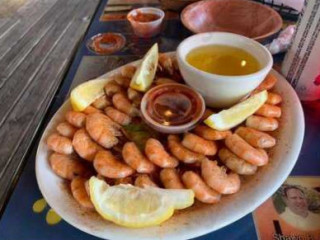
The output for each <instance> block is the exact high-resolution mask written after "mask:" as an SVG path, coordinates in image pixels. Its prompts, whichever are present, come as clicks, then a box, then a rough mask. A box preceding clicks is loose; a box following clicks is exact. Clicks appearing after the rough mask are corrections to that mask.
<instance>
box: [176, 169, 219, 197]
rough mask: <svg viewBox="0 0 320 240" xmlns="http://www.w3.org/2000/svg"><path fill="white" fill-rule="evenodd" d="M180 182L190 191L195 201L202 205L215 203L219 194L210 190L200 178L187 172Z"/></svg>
mask: <svg viewBox="0 0 320 240" xmlns="http://www.w3.org/2000/svg"><path fill="white" fill-rule="evenodd" d="M182 181H183V183H184V185H185V186H186V187H187V188H188V189H192V191H193V192H194V194H195V197H196V199H198V200H199V201H200V202H203V203H217V202H219V201H220V199H221V194H219V193H218V192H216V191H215V190H213V189H211V188H210V187H209V186H207V184H205V182H204V181H203V180H202V178H201V177H200V176H199V175H198V174H196V173H195V172H193V171H187V172H185V173H184V174H183V175H182Z"/></svg>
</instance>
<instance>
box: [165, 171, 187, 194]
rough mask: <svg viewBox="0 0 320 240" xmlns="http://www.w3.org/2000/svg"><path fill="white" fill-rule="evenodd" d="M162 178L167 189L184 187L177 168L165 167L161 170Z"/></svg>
mask: <svg viewBox="0 0 320 240" xmlns="http://www.w3.org/2000/svg"><path fill="white" fill-rule="evenodd" d="M160 180H161V182H162V184H163V185H164V187H165V188H167V189H184V188H185V187H184V186H183V183H182V182H181V180H180V176H179V174H178V173H177V170H176V169H175V168H165V169H162V170H161V172H160Z"/></svg>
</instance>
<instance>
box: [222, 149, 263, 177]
mask: <svg viewBox="0 0 320 240" xmlns="http://www.w3.org/2000/svg"><path fill="white" fill-rule="evenodd" d="M218 155H219V158H220V160H221V162H223V163H224V164H225V165H226V166H227V167H228V168H229V169H231V170H232V171H234V172H235V173H238V174H240V175H252V174H254V173H255V172H256V171H257V169H258V167H257V166H255V165H252V164H251V163H249V162H247V161H245V160H243V159H241V158H239V157H238V156H236V155H235V154H233V153H232V152H230V151H229V150H228V149H227V148H222V149H221V150H220V151H219V154H218Z"/></svg>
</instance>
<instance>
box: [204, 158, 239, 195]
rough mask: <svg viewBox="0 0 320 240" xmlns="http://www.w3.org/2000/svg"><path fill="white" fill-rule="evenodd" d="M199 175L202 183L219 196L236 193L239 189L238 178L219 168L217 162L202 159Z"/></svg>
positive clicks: (236, 175)
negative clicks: (219, 194)
mask: <svg viewBox="0 0 320 240" xmlns="http://www.w3.org/2000/svg"><path fill="white" fill-rule="evenodd" d="M201 174H202V177H203V179H204V181H205V182H206V183H207V184H208V185H209V187H211V188H213V189H214V190H216V191H217V192H219V193H221V194H232V193H236V192H238V191H239V189H240V184H241V182H240V177H239V175H238V174H236V173H229V174H227V173H226V170H225V168H223V167H219V166H218V163H217V161H210V160H209V159H207V158H206V159H204V160H202V162H201Z"/></svg>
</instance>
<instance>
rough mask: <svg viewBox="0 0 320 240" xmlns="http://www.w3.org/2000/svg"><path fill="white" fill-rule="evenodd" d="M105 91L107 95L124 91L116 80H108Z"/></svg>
mask: <svg viewBox="0 0 320 240" xmlns="http://www.w3.org/2000/svg"><path fill="white" fill-rule="evenodd" d="M104 91H105V93H106V94H107V96H109V97H111V96H113V95H114V94H116V93H122V92H124V90H123V88H122V87H121V86H120V85H119V84H118V83H116V82H115V81H114V80H112V81H110V82H108V83H107V84H106V85H105V86H104Z"/></svg>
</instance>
